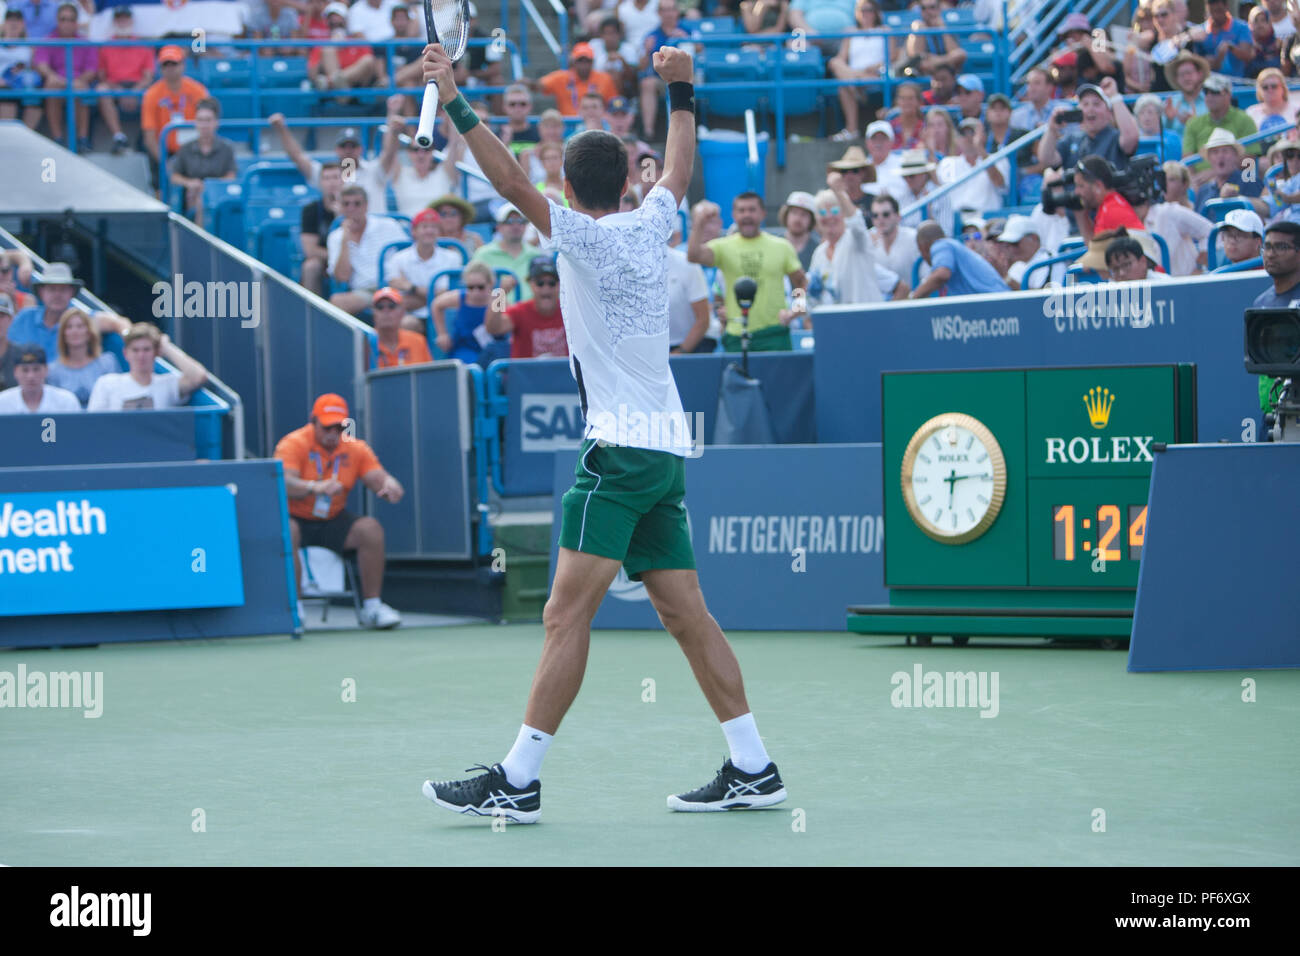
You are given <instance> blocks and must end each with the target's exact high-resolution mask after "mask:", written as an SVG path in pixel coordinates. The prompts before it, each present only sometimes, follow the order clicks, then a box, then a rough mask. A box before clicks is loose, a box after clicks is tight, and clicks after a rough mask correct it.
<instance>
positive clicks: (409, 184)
mask: <svg viewBox="0 0 1300 956" xmlns="http://www.w3.org/2000/svg"><path fill="white" fill-rule="evenodd" d="M389 183H390V184H391V185H392V187H393V195H394V196H395V197H397V211H398V212H399V213H401V214H402V215H403V216H410V217H411V218H415V214H416V213H418V212H419V211H420V210H422V209H426V208H428V205H429V203H431V202H433V201H434V200H435V199H437V198H438V197H439V196H446V195H447V194H448V193H450V192H451V191H452V182H451V177H450V176H449V175H447V172H446V170H445V169H444V164H443V163H439V164H438V166H437V167H436V168H435V169H433V170H432V171H430V173H429V175H427V176H425V177H424V178H423V179H421V178H420V177H419V176H417V175H416V173H415V170H414V169H413V168H411V167H410V166H407V165H406V164H405V163H402V164H401V165H399V166H398V167H397V172H396V173H395V174H394V175H393V178H392V179H391V180H389Z"/></svg>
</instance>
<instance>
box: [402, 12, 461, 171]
mask: <svg viewBox="0 0 1300 956" xmlns="http://www.w3.org/2000/svg"><path fill="white" fill-rule="evenodd" d="M424 25H425V28H426V29H427V30H428V33H429V42H430V43H441V44H442V48H443V49H444V50H446V51H447V56H449V57H451V62H453V63H455V62H456V61H457V60H459V59H460V58H461V57H462V56H464V55H465V44H466V43H467V42H468V41H469V0H424ZM437 114H438V84H437V83H435V82H432V81H430V82H429V84H428V85H427V86H425V88H424V102H423V103H421V104H420V125H419V127H417V129H416V132H415V145H416V146H418V147H420V149H428V148H429V147H430V146H432V145H433V121H434V118H435V117H436V116H437Z"/></svg>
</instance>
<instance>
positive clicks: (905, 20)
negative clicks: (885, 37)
mask: <svg viewBox="0 0 1300 956" xmlns="http://www.w3.org/2000/svg"><path fill="white" fill-rule="evenodd" d="M913 19H915V18H914V17H909V16H908V13H907V11H905V10H891V11H890V12H888V13H886V14H885V26H887V27H889V28H890V29H891V30H899V29H902V28H903V27H907V26H911V23H912V20H913Z"/></svg>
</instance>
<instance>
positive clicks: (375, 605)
mask: <svg viewBox="0 0 1300 956" xmlns="http://www.w3.org/2000/svg"><path fill="white" fill-rule="evenodd" d="M383 603H384V602H383V601H381V600H379V598H366V599H365V600H364V601H362V602H361V609H362V610H364V611H378V610H379V605H381V604H383Z"/></svg>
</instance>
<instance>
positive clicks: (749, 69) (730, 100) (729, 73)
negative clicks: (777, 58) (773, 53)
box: [700, 48, 764, 116]
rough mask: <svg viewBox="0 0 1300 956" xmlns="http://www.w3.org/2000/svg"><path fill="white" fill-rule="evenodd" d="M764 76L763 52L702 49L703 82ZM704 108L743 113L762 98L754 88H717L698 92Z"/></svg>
mask: <svg viewBox="0 0 1300 956" xmlns="http://www.w3.org/2000/svg"><path fill="white" fill-rule="evenodd" d="M763 77H764V70H763V55H762V54H761V53H759V52H757V51H754V50H720V49H715V48H710V49H708V50H706V51H705V53H704V78H705V83H706V84H708V83H758V82H759V81H761V80H762V79H763ZM700 99H701V100H703V101H704V104H705V107H706V109H707V110H708V111H709V112H711V113H716V114H717V115H719V116H743V115H745V110H758V109H760V108H761V105H762V100H761V97H760V96H759V94H758V92H757V90H753V91H751V90H719V91H717V92H714V93H707V94H701V95H700Z"/></svg>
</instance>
